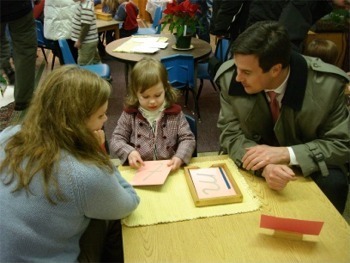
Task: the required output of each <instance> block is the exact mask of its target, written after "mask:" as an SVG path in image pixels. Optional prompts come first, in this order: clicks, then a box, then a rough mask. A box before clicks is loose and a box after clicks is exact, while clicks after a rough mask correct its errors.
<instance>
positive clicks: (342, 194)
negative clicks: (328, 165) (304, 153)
mask: <svg viewBox="0 0 350 263" xmlns="http://www.w3.org/2000/svg"><path fill="white" fill-rule="evenodd" d="M328 170H329V175H328V176H322V175H321V174H320V173H313V174H312V175H311V178H312V179H313V180H314V182H315V183H316V184H317V185H318V187H319V188H320V189H321V190H322V192H323V193H324V194H325V195H326V196H327V198H328V199H329V200H330V201H331V203H332V204H333V205H334V206H335V208H336V209H337V210H338V211H339V213H341V214H342V213H343V212H344V209H345V204H346V200H347V196H348V192H349V183H348V178H347V175H346V174H345V173H343V172H342V171H341V170H340V169H336V168H333V169H328Z"/></svg>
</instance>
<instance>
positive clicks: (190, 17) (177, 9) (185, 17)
mask: <svg viewBox="0 0 350 263" xmlns="http://www.w3.org/2000/svg"><path fill="white" fill-rule="evenodd" d="M163 13H164V14H165V16H164V17H163V18H162V21H161V22H162V30H163V29H164V28H165V27H166V25H168V24H169V30H170V32H171V33H173V32H174V30H176V34H177V35H178V36H183V35H187V34H194V33H195V32H196V27H197V26H200V23H199V20H198V14H200V13H201V11H200V6H199V5H198V4H191V3H190V0H185V1H183V2H181V3H180V4H179V3H178V2H177V1H176V0H173V1H172V2H169V3H167V6H166V9H165V10H164V12H163Z"/></svg>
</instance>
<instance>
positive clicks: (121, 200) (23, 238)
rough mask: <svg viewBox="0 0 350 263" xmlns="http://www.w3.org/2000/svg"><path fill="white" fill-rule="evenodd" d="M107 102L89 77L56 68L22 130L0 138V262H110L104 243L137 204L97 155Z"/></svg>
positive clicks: (99, 82)
mask: <svg viewBox="0 0 350 263" xmlns="http://www.w3.org/2000/svg"><path fill="white" fill-rule="evenodd" d="M109 96H110V84H109V83H108V82H106V81H105V80H103V79H101V78H100V77H98V76H97V75H96V74H94V73H92V72H90V71H87V70H83V69H81V68H79V67H77V66H73V65H70V66H62V67H60V68H59V69H56V70H54V71H53V72H52V73H50V74H49V75H48V76H47V78H46V79H45V80H44V81H43V83H42V84H41V86H40V87H39V88H38V89H37V90H36V92H35V96H34V98H33V100H32V102H31V105H30V107H29V109H28V112H27V114H26V116H25V119H24V120H23V123H22V124H21V125H16V126H11V127H8V128H7V129H5V130H4V131H3V132H2V133H0V160H1V164H0V180H1V182H0V209H1V220H0V228H1V236H0V261H1V262H8V261H32V262H36V261H39V260H40V261H45V260H47V261H64V262H73V261H77V260H79V261H86V260H88V261H101V260H105V259H106V258H103V257H102V255H104V256H107V259H111V258H108V255H107V254H108V253H106V252H105V251H103V248H105V247H107V246H109V244H104V243H103V242H104V241H105V240H108V239H110V237H111V236H113V235H115V237H116V238H117V236H118V235H117V234H118V233H119V234H120V222H119V221H117V220H118V219H120V218H123V217H125V216H127V215H129V214H130V213H131V212H132V211H133V210H134V209H135V208H136V207H137V205H138V203H139V197H138V196H137V194H136V192H135V191H134V189H133V188H132V187H131V186H130V185H129V184H128V183H127V182H126V181H125V180H124V179H123V178H122V177H121V175H120V173H119V172H118V170H117V169H116V168H115V167H114V166H113V164H112V163H111V161H110V159H109V156H108V155H107V154H106V152H105V151H104V149H103V147H101V145H104V138H105V135H104V132H103V130H102V127H103V123H104V122H105V121H106V120H107V117H106V111H107V107H108V98H109ZM105 220H112V221H105ZM91 229H92V230H91ZM112 230H113V231H114V232H113V233H112V232H111V231H112ZM91 231H93V232H91ZM87 232H88V233H89V234H86V233H87ZM116 232H117V233H116ZM84 233H85V234H86V235H84V237H83V238H82V236H83V234H84ZM91 233H94V234H95V235H94V239H95V240H94V241H93V242H92V243H91V240H90V239H89V236H90V234H91ZM119 239H120V235H119ZM79 242H80V248H79ZM99 242H100V243H99ZM113 242H114V241H113ZM86 243H89V248H88V249H85V247H86ZM114 251H122V250H121V248H120V247H119V249H115V250H114ZM117 256H118V255H117ZM119 256H120V258H122V255H119ZM112 259H113V260H115V261H117V259H116V255H114V258H112Z"/></svg>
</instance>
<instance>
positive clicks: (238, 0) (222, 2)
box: [210, 0, 251, 42]
mask: <svg viewBox="0 0 350 263" xmlns="http://www.w3.org/2000/svg"><path fill="white" fill-rule="evenodd" d="M250 2H251V0H233V1H232V0H213V13H212V17H211V21H210V33H211V34H213V35H215V36H217V37H218V38H227V39H230V40H231V42H232V41H234V40H235V39H236V38H237V36H238V35H239V34H240V33H241V32H242V31H243V30H244V29H245V28H246V21H247V16H248V12H249V5H250Z"/></svg>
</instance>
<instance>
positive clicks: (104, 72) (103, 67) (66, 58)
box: [58, 39, 112, 81]
mask: <svg viewBox="0 0 350 263" xmlns="http://www.w3.org/2000/svg"><path fill="white" fill-rule="evenodd" d="M58 44H59V46H60V49H61V52H62V57H63V62H64V64H65V65H67V64H77V63H76V62H75V60H74V58H73V55H72V52H71V51H70V48H69V45H68V42H67V40H65V39H59V40H58ZM79 67H81V68H83V69H86V70H89V71H91V72H94V73H96V74H97V75H99V76H100V77H101V78H104V79H106V80H107V81H111V80H112V79H111V70H110V68H109V65H108V64H105V63H101V64H94V65H84V66H79Z"/></svg>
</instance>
